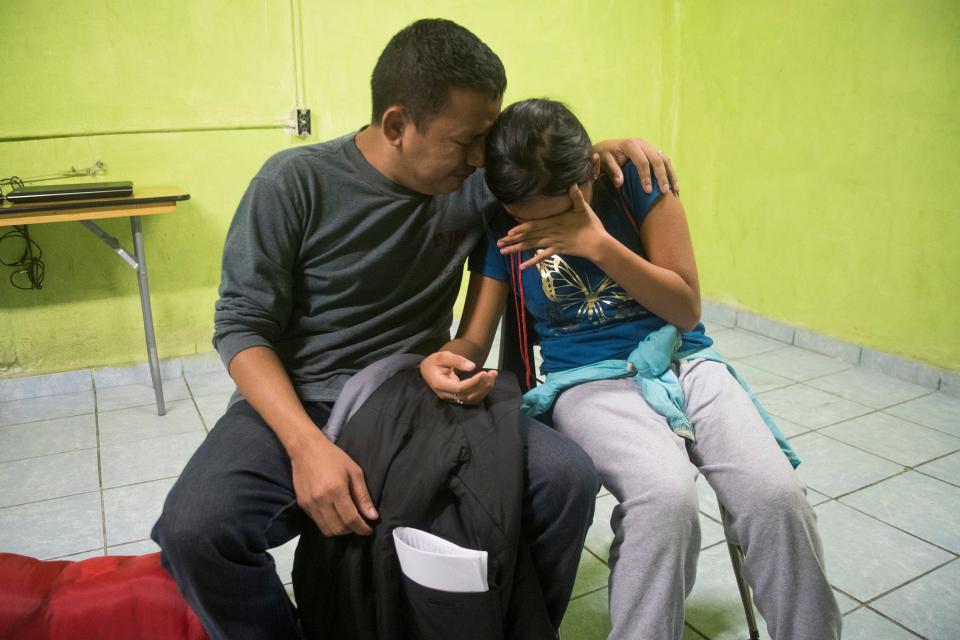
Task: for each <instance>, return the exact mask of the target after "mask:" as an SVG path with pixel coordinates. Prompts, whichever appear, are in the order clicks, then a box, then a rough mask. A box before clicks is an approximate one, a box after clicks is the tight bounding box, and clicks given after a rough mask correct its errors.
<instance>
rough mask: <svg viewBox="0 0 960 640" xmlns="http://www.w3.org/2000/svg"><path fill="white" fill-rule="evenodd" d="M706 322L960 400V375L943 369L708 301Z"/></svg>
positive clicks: (705, 311)
mask: <svg viewBox="0 0 960 640" xmlns="http://www.w3.org/2000/svg"><path fill="white" fill-rule="evenodd" d="M703 320H704V323H706V324H708V325H709V324H711V323H716V324H721V325H725V326H727V327H736V328H737V329H743V330H745V331H752V332H753V333H757V334H759V335H762V336H764V337H767V338H771V339H773V340H778V341H780V342H783V343H785V344H790V345H794V346H796V347H800V348H801V349H807V350H808V351H814V352H816V353H820V354H823V355H825V356H830V357H831V358H837V359H839V360H843V361H844V362H848V363H850V364H853V365H858V366H861V367H866V368H868V369H874V370H876V371H879V372H881V373H883V374H886V375H888V376H890V377H892V378H897V379H898V380H903V381H904V382H911V383H913V384H917V385H920V386H922V387H926V388H928V389H931V390H933V391H943V392H944V393H947V394H950V395H952V396H956V397H960V372H955V371H949V370H946V369H940V368H938V367H934V366H932V365H929V364H924V363H922V362H917V361H916V360H911V359H910V358H904V357H902V356H896V355H893V354H890V353H885V352H883V351H877V350H876V349H870V348H868V347H862V346H860V345H858V344H854V343H851V342H845V341H843V340H840V339H838V338H834V337H833V336H828V335H826V334H822V333H817V332H816V331H810V330H809V329H804V328H799V327H793V326H791V325H789V324H785V323H783V322H777V321H776V320H770V319H769V318H765V317H763V316H761V315H758V314H756V313H752V312H750V311H746V310H744V309H740V308H739V307H737V306H735V305H732V304H728V303H723V302H712V301H710V300H704V301H703Z"/></svg>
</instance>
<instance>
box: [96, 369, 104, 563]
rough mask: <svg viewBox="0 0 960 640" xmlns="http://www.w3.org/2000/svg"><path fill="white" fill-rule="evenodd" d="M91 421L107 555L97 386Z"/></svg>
mask: <svg viewBox="0 0 960 640" xmlns="http://www.w3.org/2000/svg"><path fill="white" fill-rule="evenodd" d="M93 423H94V426H95V428H96V435H97V487H98V489H99V492H100V534H101V536H102V538H103V555H107V501H106V500H105V499H104V496H103V460H102V457H101V452H100V411H99V407H98V405H97V387H96V385H94V387H93Z"/></svg>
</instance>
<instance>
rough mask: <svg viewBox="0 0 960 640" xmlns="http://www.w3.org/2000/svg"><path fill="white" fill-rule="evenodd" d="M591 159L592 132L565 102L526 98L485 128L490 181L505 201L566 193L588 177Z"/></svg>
mask: <svg viewBox="0 0 960 640" xmlns="http://www.w3.org/2000/svg"><path fill="white" fill-rule="evenodd" d="M592 158H593V145H592V144H591V142H590V136H589V135H587V131H586V129H584V128H583V125H582V124H580V121H579V120H577V117H576V116H575V115H573V113H572V112H571V111H570V110H569V109H567V107H566V106H564V105H563V103H560V102H556V101H554V100H546V99H532V100H524V101H523V102H517V103H514V104H512V105H510V106H509V107H507V108H506V109H504V111H503V113H501V114H500V116H499V117H498V118H497V119H496V121H495V122H494V123H493V126H492V127H491V128H490V131H489V132H488V133H487V149H486V179H487V186H489V187H490V191H492V192H493V195H495V196H496V197H497V199H498V200H499V201H500V202H502V203H504V204H512V203H515V202H521V201H523V200H527V199H528V198H532V197H534V196H557V195H563V194H565V193H567V191H568V190H569V189H570V186H571V185H574V184H583V183H585V182H587V180H589V179H590V174H591V171H592Z"/></svg>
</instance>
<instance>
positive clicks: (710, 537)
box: [0, 323, 960, 640]
mask: <svg viewBox="0 0 960 640" xmlns="http://www.w3.org/2000/svg"><path fill="white" fill-rule="evenodd" d="M710 332H711V335H713V336H714V337H715V339H716V345H717V350H718V351H720V352H721V353H722V354H724V355H725V356H726V357H728V358H730V359H731V360H732V361H733V363H734V364H735V366H737V368H738V371H740V373H741V374H742V375H743V377H744V378H746V379H747V381H748V382H749V383H750V384H751V386H752V387H753V388H754V390H755V391H756V392H757V393H758V394H759V397H760V398H761V400H762V401H763V403H764V404H765V406H766V407H767V409H768V410H769V411H770V413H771V414H773V415H774V416H775V417H776V418H777V419H778V422H779V424H780V426H781V428H782V430H783V431H784V433H785V434H787V435H788V437H790V438H791V441H792V442H793V444H794V445H795V446H796V448H797V449H798V451H799V453H800V456H801V458H802V459H803V461H804V462H803V464H802V465H801V467H800V470H799V473H800V476H801V478H802V479H803V480H804V481H805V482H806V483H807V485H808V487H809V494H808V498H809V499H810V501H811V504H813V505H814V506H815V510H816V512H817V514H818V517H819V522H820V528H821V533H822V535H823V539H824V545H825V550H826V556H827V566H828V573H829V575H830V577H831V582H832V584H833V585H834V587H835V588H836V589H837V594H838V599H839V600H840V603H841V608H842V610H843V611H844V613H845V619H844V620H845V628H844V638H845V639H847V640H859V639H864V640H866V639H870V640H887V639H891V640H894V639H899V638H918V637H919V638H928V639H930V640H935V639H936V640H948V639H949V640H953V639H954V638H957V637H960V633H958V631H957V630H958V629H960V561H958V554H960V399H958V398H955V397H951V396H947V395H945V394H942V393H935V392H932V391H930V390H928V389H926V388H924V387H921V386H917V385H914V384H910V383H907V382H902V381H900V380H896V379H894V378H891V377H888V376H885V375H883V374H882V373H878V372H877V371H875V370H872V369H867V368H864V367H857V366H854V365H851V364H849V363H847V362H844V361H841V360H837V359H833V358H829V357H827V356H823V355H820V354H817V353H813V352H811V351H806V350H804V349H801V348H798V347H795V346H790V345H786V344H785V343H781V342H778V341H776V340H772V339H770V338H767V337H764V336H760V335H757V334H753V333H750V332H747V331H744V330H742V329H731V328H729V327H725V326H723V325H718V324H716V323H714V324H713V325H712V326H711V327H710ZM174 373H177V371H176V370H175V371H174ZM96 380H97V379H96V378H95V381H96ZM99 380H100V382H101V385H102V383H104V382H107V383H109V382H112V380H108V379H107V378H106V377H103V376H101V377H100V379H99ZM61 382H62V380H61ZM232 388H233V385H232V383H231V381H230V379H229V378H228V377H227V376H226V375H225V374H224V373H223V372H222V371H218V370H213V371H211V370H209V367H206V368H205V367H187V366H186V365H185V366H184V367H183V368H182V371H181V375H180V376H179V377H174V378H172V379H170V380H168V381H166V383H165V386H164V389H165V392H166V395H167V400H168V409H169V412H168V414H167V415H166V416H165V417H162V418H160V417H158V416H157V415H156V411H155V407H154V406H153V392H152V389H151V388H150V386H149V385H147V384H135V385H125V386H108V387H103V386H100V387H98V388H96V389H94V390H91V391H80V392H76V391H74V392H71V393H63V394H60V395H52V396H43V397H35V398H29V399H24V400H9V401H5V402H0V551H8V552H15V553H23V554H28V555H33V556H36V557H40V558H64V557H66V558H72V559H80V558H84V557H89V556H91V555H101V554H104V553H110V554H139V553H148V552H151V551H153V550H155V549H156V547H155V545H154V544H153V543H152V542H150V540H149V530H150V527H151V525H152V524H153V521H154V520H155V518H156V517H157V515H158V514H159V512H160V508H161V506H162V503H163V499H164V496H165V495H166V492H167V490H168V489H169V488H170V486H171V485H172V483H173V482H174V480H175V479H176V477H177V475H178V474H179V472H180V470H181V468H182V467H183V465H184V463H185V462H186V461H187V459H188V458H189V457H190V455H191V453H192V452H193V450H194V449H195V448H196V447H197V445H198V444H199V443H200V442H201V441H202V440H203V438H204V435H205V433H206V432H207V431H208V430H209V429H210V428H212V427H213V424H214V423H215V421H216V420H217V418H219V416H220V414H221V413H222V411H223V409H224V407H225V406H226V403H227V399H228V398H229V395H230V393H231V391H232ZM702 485H703V486H700V487H699V490H700V502H701V510H702V515H701V523H702V528H703V551H702V554H701V560H700V569H699V573H698V582H697V585H696V587H695V588H694V591H693V593H692V594H691V596H690V598H689V600H688V602H687V629H686V635H685V638H689V639H691V640H692V639H701V640H702V639H703V638H707V639H709V640H720V639H725V638H731V639H732V638H736V639H742V638H745V637H746V632H745V623H744V621H743V612H742V610H741V609H740V604H739V599H738V596H737V592H736V588H735V586H734V582H733V575H732V572H731V570H730V566H729V558H728V556H727V551H726V548H725V545H724V544H723V531H722V528H721V527H720V524H719V513H718V512H717V507H716V501H715V498H714V497H713V492H712V491H711V490H710V488H709V486H707V485H706V484H705V483H702ZM614 504H615V501H614V499H613V498H612V497H611V496H609V495H607V494H606V493H601V495H600V497H598V499H597V512H596V517H595V520H594V526H593V527H592V528H591V530H590V533H589V535H588V537H587V544H586V549H585V550H584V552H583V561H582V563H581V567H580V574H579V578H578V582H577V586H576V589H575V592H574V600H573V601H572V602H571V606H570V610H569V613H568V616H567V619H566V620H565V622H564V637H565V638H568V639H572V640H581V639H582V640H593V639H594V638H604V637H606V633H607V631H608V629H609V622H608V619H607V614H606V607H607V585H606V582H607V576H608V573H609V570H608V567H607V564H606V561H607V557H608V549H609V545H610V541H611V537H612V536H611V533H610V530H609V524H608V522H609V517H610V513H611V510H612V509H613V506H614ZM274 555H275V557H276V558H277V564H278V572H279V573H280V574H281V577H282V579H283V581H284V582H285V583H288V582H289V575H290V566H291V564H292V555H293V544H287V545H285V546H284V547H281V548H280V549H278V550H276V551H275V553H274ZM762 635H763V637H766V634H765V632H764V633H763V634H762Z"/></svg>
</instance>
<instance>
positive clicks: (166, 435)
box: [100, 418, 207, 449]
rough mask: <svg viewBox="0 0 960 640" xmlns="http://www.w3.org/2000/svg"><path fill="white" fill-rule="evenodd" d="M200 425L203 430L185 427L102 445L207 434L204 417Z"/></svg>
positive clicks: (102, 446) (102, 447)
mask: <svg viewBox="0 0 960 640" xmlns="http://www.w3.org/2000/svg"><path fill="white" fill-rule="evenodd" d="M200 426H201V427H203V431H197V429H196V427H192V428H190V429H185V430H183V431H174V432H173V433H164V434H163V435H159V436H157V435H152V436H146V437H145V438H134V439H132V440H120V441H119V442H108V443H107V444H104V445H100V448H101V449H109V448H110V447H118V446H120V445H124V444H132V443H134V442H149V441H150V440H162V439H164V438H174V437H176V436H182V435H185V434H189V433H202V434H203V435H204V436H206V435H207V430H206V427H204V425H203V419H202V418H201V419H200Z"/></svg>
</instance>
